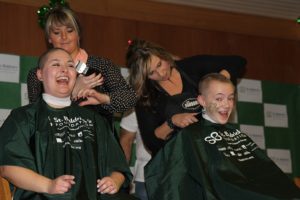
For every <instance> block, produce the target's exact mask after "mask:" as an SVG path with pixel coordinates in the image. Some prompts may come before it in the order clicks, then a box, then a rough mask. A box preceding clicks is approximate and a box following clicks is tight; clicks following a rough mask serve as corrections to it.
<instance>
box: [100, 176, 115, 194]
mask: <svg viewBox="0 0 300 200" xmlns="http://www.w3.org/2000/svg"><path fill="white" fill-rule="evenodd" d="M97 188H98V192H100V193H101V194H115V193H116V192H117V191H118V190H119V187H118V186H117V184H116V183H115V182H114V180H113V179H112V178H111V177H109V176H107V177H104V178H102V179H98V180H97Z"/></svg>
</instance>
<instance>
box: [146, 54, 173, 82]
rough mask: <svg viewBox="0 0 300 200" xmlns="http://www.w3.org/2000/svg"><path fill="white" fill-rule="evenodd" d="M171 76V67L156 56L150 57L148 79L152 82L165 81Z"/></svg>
mask: <svg viewBox="0 0 300 200" xmlns="http://www.w3.org/2000/svg"><path fill="white" fill-rule="evenodd" d="M170 75H171V65H170V63H168V62H167V61H165V60H163V59H161V58H159V57H158V56H155V55H151V59H150V61H149V69H148V78H149V79H151V80H154V81H158V82H160V81H166V80H168V79H169V77H170Z"/></svg>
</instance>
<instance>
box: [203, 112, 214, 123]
mask: <svg viewBox="0 0 300 200" xmlns="http://www.w3.org/2000/svg"><path fill="white" fill-rule="evenodd" d="M202 117H203V118H204V119H206V120H207V121H210V122H212V123H215V124H216V122H215V121H214V120H213V119H212V118H211V117H210V116H208V115H207V114H206V113H205V114H202Z"/></svg>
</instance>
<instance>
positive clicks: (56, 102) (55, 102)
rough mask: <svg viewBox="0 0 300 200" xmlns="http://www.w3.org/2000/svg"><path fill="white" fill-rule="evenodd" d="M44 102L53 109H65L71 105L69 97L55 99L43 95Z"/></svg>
mask: <svg viewBox="0 0 300 200" xmlns="http://www.w3.org/2000/svg"><path fill="white" fill-rule="evenodd" d="M43 99H44V101H45V102H46V103H47V104H48V105H49V106H51V107H54V108H64V107H67V106H70V105H71V98H70V96H67V97H55V96H52V95H50V94H47V93H43Z"/></svg>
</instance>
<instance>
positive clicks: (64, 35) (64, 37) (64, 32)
mask: <svg viewBox="0 0 300 200" xmlns="http://www.w3.org/2000/svg"><path fill="white" fill-rule="evenodd" d="M60 37H61V38H62V39H66V38H67V32H66V31H62V32H61V36H60Z"/></svg>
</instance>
